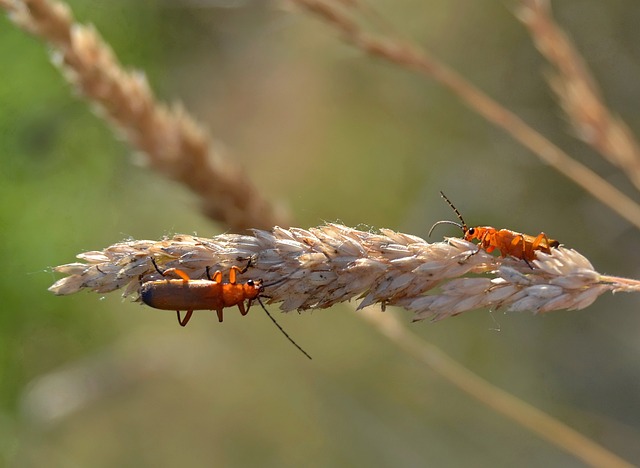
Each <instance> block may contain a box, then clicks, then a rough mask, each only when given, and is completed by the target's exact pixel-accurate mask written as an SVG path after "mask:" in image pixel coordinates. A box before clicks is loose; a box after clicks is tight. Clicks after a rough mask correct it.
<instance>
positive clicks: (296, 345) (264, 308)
mask: <svg viewBox="0 0 640 468" xmlns="http://www.w3.org/2000/svg"><path fill="white" fill-rule="evenodd" d="M256 299H258V302H259V303H260V305H261V306H262V310H264V311H265V312H266V313H267V315H268V316H269V318H270V319H271V321H272V322H273V323H275V325H276V327H278V330H280V331H281V332H282V334H283V335H284V336H286V337H287V339H288V340H289V341H291V343H292V344H293V345H294V346H295V347H296V348H298V349H299V350H300V351H301V352H302V354H304V355H305V356H307V357H308V358H309V359H312V358H311V356H309V354H308V353H307V352H306V351H305V350H304V349H302V348H301V347H300V346H299V345H298V343H296V342H295V341H293V338H291V337H290V336H289V335H288V334H287V332H286V331H284V330H283V329H282V327H281V326H280V324H279V323H278V322H276V319H274V318H273V317H272V316H271V314H270V313H269V311H268V310H267V308H266V307H265V306H264V304H263V302H262V301H261V300H260V296H258V297H256Z"/></svg>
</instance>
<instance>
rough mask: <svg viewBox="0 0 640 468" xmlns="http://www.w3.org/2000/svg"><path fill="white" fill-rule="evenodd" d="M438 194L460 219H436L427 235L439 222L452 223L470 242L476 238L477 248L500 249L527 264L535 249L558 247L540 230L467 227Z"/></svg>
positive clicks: (452, 207) (534, 254) (503, 254)
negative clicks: (537, 231) (528, 232)
mask: <svg viewBox="0 0 640 468" xmlns="http://www.w3.org/2000/svg"><path fill="white" fill-rule="evenodd" d="M440 195H441V196H442V198H444V200H445V201H446V202H447V203H448V204H449V206H450V207H451V209H452V210H453V211H454V212H455V214H456V215H457V216H458V219H459V220H460V223H462V224H460V223H456V222H455V221H438V222H437V223H435V224H434V225H433V226H431V229H430V230H429V236H431V233H432V232H433V229H434V228H435V227H436V226H438V225H439V224H453V225H454V226H458V227H459V228H460V229H462V233H463V237H464V239H465V240H467V241H469V242H471V241H473V240H474V239H478V240H479V241H480V243H479V244H478V250H480V248H483V249H484V250H486V251H487V252H488V253H491V252H493V251H494V250H495V249H498V250H499V251H500V255H502V256H503V257H506V256H507V255H511V256H512V257H515V258H520V259H522V260H524V261H525V262H527V265H529V266H531V264H530V263H529V262H530V261H533V260H534V259H535V258H536V250H539V251H541V252H544V253H547V254H548V253H551V248H552V247H558V246H559V245H560V243H559V242H558V241H557V240H554V239H549V238H548V237H547V235H546V234H545V233H544V232H541V233H540V234H538V235H537V236H535V237H534V236H530V235H528V234H522V233H520V232H515V231H511V230H509V229H496V228H494V227H491V226H477V227H472V228H470V227H468V226H467V223H465V222H464V219H463V218H462V215H461V214H460V212H459V211H458V209H457V208H456V207H455V206H453V203H451V201H450V200H449V199H448V198H447V196H446V195H445V194H444V193H442V192H440Z"/></svg>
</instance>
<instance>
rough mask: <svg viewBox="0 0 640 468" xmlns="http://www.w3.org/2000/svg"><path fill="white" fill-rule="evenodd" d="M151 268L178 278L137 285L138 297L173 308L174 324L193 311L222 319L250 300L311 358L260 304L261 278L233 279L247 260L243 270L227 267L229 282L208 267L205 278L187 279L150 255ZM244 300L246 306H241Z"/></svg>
mask: <svg viewBox="0 0 640 468" xmlns="http://www.w3.org/2000/svg"><path fill="white" fill-rule="evenodd" d="M151 263H153V266H154V268H155V269H156V271H157V272H158V273H160V274H161V275H162V276H165V277H166V276H167V275H168V274H171V273H173V274H175V275H176V276H179V277H180V279H161V280H154V281H147V282H145V283H143V284H142V286H141V287H140V299H141V300H142V302H144V303H145V304H147V305H148V306H149V307H153V308H154V309H161V310H175V311H176V314H177V316H178V323H179V324H180V326H182V327H184V326H186V325H187V323H188V322H189V320H190V319H191V315H192V314H193V311H194V310H215V311H216V314H217V315H218V321H220V322H222V320H223V318H224V317H223V311H224V308H225V307H232V306H238V309H239V310H240V314H242V315H247V313H248V312H249V309H250V308H251V304H252V302H253V301H258V303H259V304H260V305H261V306H262V309H263V310H264V311H265V312H266V313H267V316H268V317H269V318H270V319H271V321H272V322H273V323H274V324H275V325H276V327H278V329H279V330H280V331H281V332H282V334H283V335H284V336H286V337H287V339H288V340H289V341H290V342H291V343H292V344H293V345H294V346H295V347H296V348H298V349H299V350H300V351H301V352H302V353H303V354H304V355H305V356H307V357H308V358H309V359H311V356H309V354H307V352H306V351H304V350H303V349H302V348H301V347H300V346H298V344H297V343H296V342H295V341H293V339H292V338H291V337H290V336H289V335H288V334H287V333H286V332H285V331H284V330H283V329H282V327H281V326H280V325H279V324H278V322H276V320H275V319H274V318H273V317H272V316H271V314H270V313H269V311H268V310H267V308H266V307H265V306H264V304H263V302H262V301H261V300H260V297H261V296H263V297H266V296H264V295H263V292H264V288H265V286H272V285H273V284H275V283H272V284H270V285H264V284H262V280H256V281H254V280H248V281H246V282H245V283H238V282H237V278H236V277H237V275H238V274H243V273H245V272H246V271H247V270H248V269H249V267H250V266H251V260H249V263H248V264H247V266H246V267H244V268H243V269H240V268H238V267H237V266H235V265H234V266H232V267H231V269H230V270H229V282H228V283H223V282H222V272H221V271H216V272H215V273H214V274H213V277H212V276H211V272H210V270H209V267H207V268H206V273H207V279H199V280H196V279H191V278H190V277H189V275H188V274H187V273H186V272H184V271H182V270H180V269H178V268H167V269H165V270H161V269H160V268H159V267H158V264H157V263H156V262H155V260H154V259H153V258H151ZM245 301H246V302H247V305H246V307H245ZM181 310H186V311H187V313H186V315H185V316H184V318H181V316H180V311H181Z"/></svg>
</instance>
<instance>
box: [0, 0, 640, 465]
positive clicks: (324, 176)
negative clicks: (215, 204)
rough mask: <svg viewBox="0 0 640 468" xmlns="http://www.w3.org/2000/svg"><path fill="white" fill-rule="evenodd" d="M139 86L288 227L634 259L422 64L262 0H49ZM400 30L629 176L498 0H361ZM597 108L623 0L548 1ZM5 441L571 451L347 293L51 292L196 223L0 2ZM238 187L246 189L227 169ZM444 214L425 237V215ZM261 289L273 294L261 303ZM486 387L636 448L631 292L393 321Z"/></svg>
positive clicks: (4, 448)
mask: <svg viewBox="0 0 640 468" xmlns="http://www.w3.org/2000/svg"><path fill="white" fill-rule="evenodd" d="M70 4H71V6H72V8H73V10H74V13H75V14H76V16H77V17H78V19H79V20H80V21H81V22H90V23H93V24H95V26H96V28H97V29H98V30H99V31H100V32H101V34H102V35H103V37H104V38H105V39H106V40H107V41H108V42H109V43H110V44H111V45H112V46H113V48H114V50H115V52H116V53H117V54H118V56H119V57H120V58H121V60H122V61H123V63H125V64H126V65H128V66H133V67H136V68H140V69H142V70H144V71H145V73H146V74H147V75H148V78H149V80H150V82H151V84H152V86H153V87H154V89H155V90H156V91H157V94H158V96H159V97H160V98H162V99H163V100H165V101H169V102H171V101H176V100H179V101H182V102H183V103H184V105H185V107H186V108H187V109H189V110H190V111H191V112H192V113H193V114H194V115H196V116H197V117H198V118H200V119H201V120H202V121H204V122H205V123H206V124H207V125H208V127H209V128H210V130H211V133H212V135H214V137H216V138H217V139H219V140H218V142H219V144H220V145H221V148H223V149H224V151H225V152H226V153H227V154H228V155H229V157H231V158H232V159H233V160H235V161H237V162H239V163H241V164H242V165H243V166H244V167H245V168H246V171H247V172H248V173H249V174H250V175H251V176H252V177H253V179H254V180H255V182H256V184H257V185H258V186H259V187H260V188H261V189H262V190H263V192H264V194H265V195H266V196H270V197H272V198H273V199H274V200H275V201H277V203H280V204H283V205H284V206H286V207H288V209H290V211H291V213H292V214H293V217H294V219H295V220H296V221H297V225H298V226H300V227H309V226H316V225H318V224H321V223H323V222H325V221H339V222H342V223H344V224H347V225H350V226H367V227H368V226H371V227H387V228H391V229H396V230H400V231H403V232H408V233H412V234H415V235H419V236H426V233H427V231H428V229H429V227H430V226H431V225H432V224H433V223H434V222H435V221H437V220H440V219H453V213H451V211H450V209H449V208H448V207H447V206H446V205H445V204H444V203H443V201H442V200H441V199H440V197H439V194H438V191H439V190H443V191H444V192H445V193H447V195H448V196H449V197H450V198H451V199H452V200H453V202H454V203H455V204H456V205H457V207H458V208H459V209H460V211H461V212H462V213H463V215H464V216H465V218H466V220H467V222H468V223H469V224H490V225H494V226H496V227H508V228H511V229H514V230H517V231H521V232H527V233H537V232H539V231H541V230H544V231H545V232H547V233H548V234H549V235H550V236H552V237H553V238H556V239H558V240H560V241H561V242H562V243H564V244H565V245H566V246H569V247H572V248H575V249H577V250H579V251H580V252H581V253H583V254H584V255H585V256H587V257H588V258H589V259H590V260H591V261H592V263H593V264H594V266H595V267H596V269H597V270H598V271H601V272H606V273H610V274H615V275H620V276H630V277H636V278H638V277H640V269H639V268H638V260H639V257H640V249H639V246H640V236H639V235H638V232H637V231H636V230H635V229H634V228H633V227H631V226H630V225H629V224H628V223H627V222H625V221H623V220H621V219H620V218H619V217H618V216H617V215H616V214H614V213H612V212H611V211H610V210H609V209H608V208H606V207H605V206H603V205H602V204H600V203H599V202H597V201H595V200H594V199H593V198H591V197H590V196H589V195H587V194H586V193H585V192H584V191H582V190H581V189H579V188H577V187H575V186H574V185H573V184H572V183H570V182H569V181H568V180H567V179H565V178H564V177H563V176H561V175H559V174H557V173H556V172H554V171H553V170H552V169H550V168H549V167H547V166H545V165H543V164H542V163H540V161H539V160H538V159H537V158H536V157H535V156H533V155H532V154H531V153H530V152H529V151H528V150H526V149H524V148H522V147H521V146H520V145H518V144H517V143H515V142H514V141H512V139H511V138H510V137H509V136H507V135H505V134H504V133H503V132H501V131H499V130H497V129H495V128H493V127H492V126H491V125H490V124H488V123H487V122H485V121H484V120H483V119H482V118H481V117H479V116H478V115H476V114H474V113H472V112H471V111H469V110H468V109H467V108H466V107H464V106H463V105H462V104H460V103H459V102H458V100H457V99H456V98H454V97H453V96H452V95H451V94H449V93H448V92H446V91H444V90H443V89H442V88H441V87H440V86H438V85H437V84H435V83H434V82H431V81H429V80H426V79H424V78H422V77H419V76H416V75H412V74H410V73H409V72H407V71H405V70H403V69H400V68H399V67H396V66H392V65H389V64H387V63H383V62H381V61H379V60H375V59H372V58H370V57H368V56H365V55H363V54H362V53H361V52H359V51H356V50H355V49H353V48H352V47H350V46H347V45H344V44H343V43H341V42H340V40H339V38H338V36H337V35H336V34H335V33H334V32H333V31H332V30H331V29H329V28H328V27H327V26H326V25H324V24H322V23H320V22H318V21H317V20H316V19H315V18H312V17H310V16H308V15H306V14H304V13H302V12H301V11H300V10H297V9H295V8H291V7H290V5H288V4H284V3H272V2H262V1H248V0H247V1H240V0H238V1H216V0H210V1H207V0H193V1H177V0H175V1H170V0H165V1H160V0H145V1H137V2H128V1H124V0H118V1H113V2H99V1H89V0H76V1H72V2H70ZM371 4H372V5H374V6H375V8H376V9H377V11H378V12H379V13H380V14H381V16H382V17H383V18H384V21H386V22H388V23H389V24H392V25H394V27H395V28H396V29H397V30H398V31H399V32H400V33H401V34H403V35H404V36H407V37H409V38H412V39H413V40H415V41H416V42H417V43H419V44H423V45H424V46H425V47H427V48H428V49H429V50H431V51H432V52H433V53H434V54H435V55H437V56H439V57H440V58H442V59H443V60H444V61H445V62H446V63H449V64H450V65H452V66H453V67H454V68H456V69H457V70H459V71H460V72H461V73H462V74H464V75H465V76H466V77H467V78H468V79H469V80H471V81H472V82H474V83H476V84H477V85H478V86H479V87H480V88H482V89H483V90H485V91H486V92H487V93H488V94H490V95H491V96H493V97H495V98H496V99H497V100H498V101H500V102H502V103H503V104H504V105H506V106H507V107H508V108H510V109H512V110H514V111H515V112H516V113H517V114H518V115H520V116H521V117H522V118H523V119H525V120H526V121H527V122H529V123H530V124H531V125H532V126H534V127H535V128H536V129H539V130H540V131H541V132H542V133H544V134H545V135H546V136H548V137H550V138H551V139H552V140H553V141H555V142H556V143H558V144H559V145H560V146H561V147H563V148H564V149H566V150H567V151H568V152H569V153H570V154H572V155H573V156H574V157H576V158H577V159H579V160H580V161H582V162H584V163H586V164H587V165H589V166H590V167H592V168H593V169H595V170H596V171H597V172H598V173H599V174H601V175H602V176H603V177H605V178H606V179H607V180H608V181H609V182H611V183H613V184H614V185H616V186H617V187H619V188H620V189H621V190H623V191H625V192H626V193H628V194H630V195H632V196H637V194H636V193H634V189H633V188H632V185H631V184H630V183H629V182H628V181H627V179H626V178H625V176H624V175H623V174H621V173H620V172H619V171H618V170H617V169H615V168H613V167H611V166H610V165H609V164H608V163H606V162H604V161H603V160H602V159H601V158H600V157H599V156H598V155H597V154H595V153H594V152H593V151H592V150H591V149H589V148H588V147H586V146H585V145H584V144H583V143H581V142H579V141H577V140H575V139H574V138H573V137H572V135H571V131H570V130H569V126H568V124H567V123H566V121H565V118H564V117H563V116H562V112H561V111H560V109H559V108H558V106H557V104H556V103H555V101H554V98H553V96H552V93H551V92H550V90H549V88H548V87H547V85H546V82H545V80H544V74H543V71H544V70H545V68H547V65H546V64H545V63H544V62H543V60H542V59H541V58H540V56H539V54H538V52H537V51H536V50H535V48H534V47H533V45H532V43H531V40H530V38H529V36H528V34H527V32H526V31H525V29H524V28H523V26H522V25H521V24H520V23H519V22H518V21H517V20H516V19H515V17H514V14H513V10H514V8H515V6H516V3H515V2H513V1H508V2H476V1H472V0H454V1H433V0H432V1H415V0H407V1H402V2H394V1H389V0H387V1H383V0H379V1H375V2H373V1H372V2H371ZM554 11H555V14H556V18H557V20H558V21H559V22H560V24H562V25H563V26H564V27H565V28H566V30H567V31H568V32H569V33H570V34H571V35H572V37H573V38H574V40H575V42H576V43H577V45H578V47H579V49H580V50H581V52H582V53H583V55H584V57H585V59H586V61H587V62H588V64H589V66H590V67H591V68H592V70H593V72H594V74H595V76H596V78H597V79H598V80H599V83H600V85H601V87H602V89H603V92H604V96H605V99H606V101H607V103H608V104H609V105H610V107H611V109H613V110H614V111H615V112H617V113H619V114H620V115H621V116H622V117H623V118H624V119H626V121H627V122H628V124H629V125H630V126H631V128H632V129H634V130H637V129H639V128H640V112H639V111H638V109H639V108H640V92H639V91H638V85H637V82H638V77H639V76H640V45H639V44H640V29H639V28H638V27H637V25H638V24H640V8H638V5H637V2H636V1H632V0H626V1H625V0H616V1H611V2H599V1H595V0H566V1H563V2H556V4H555V5H554ZM0 58H1V61H2V62H1V63H2V78H1V82H0V158H1V161H2V164H1V166H0V194H1V195H0V226H1V229H0V257H1V258H2V259H4V273H3V275H2V280H0V295H1V296H0V297H1V301H2V304H3V307H2V310H3V312H2V314H0V343H1V344H0V457H1V458H0V460H4V462H5V463H6V464H7V465H10V466H44V465H46V466H92V467H112V466H154V467H161V466H167V467H169V466H178V465H180V466H225V467H245V466H260V467H269V466H273V467H285V466H286V467H289V466H290V467H299V466H309V467H325V466H369V467H386V466H394V467H405V466H406V467H414V466H462V465H474V466H513V465H516V464H517V465H519V466H549V465H555V466H558V465H562V466H580V463H579V462H578V461H576V460H575V459H573V458H572V457H570V456H569V455H566V454H565V453H563V452H561V451H560V450H558V449H557V448H555V447H553V446H550V445H549V444H547V443H546V442H543V441H541V440H540V439H538V438H537V437H536V436H534V435H532V434H531V433H529V432H527V431H525V430H524V429H522V428H520V427H518V426H515V425H514V424H513V423H511V422H510V421H507V420H505V419H504V418H503V417H501V416H500V415H497V414H495V413H493V412H492V411H491V410H489V409H487V408H485V407H483V406H480V405H479V404H478V403H476V402H475V401H472V400H470V399H469V398H468V397H467V396H466V395H464V394H462V393H461V392H459V391H458V390H456V389H454V388H452V387H451V386H450V385H449V384H448V383H446V382H443V381H442V380H441V379H440V378H438V377H437V376H435V375H433V374H432V373H431V372H429V371H428V370H425V369H424V368H423V367H422V366H420V365H419V364H417V363H416V362H415V361H413V359H411V358H409V357H407V356H406V355H403V354H402V353H401V352H399V351H398V350H397V349H396V348H395V347H394V346H393V345H392V344H390V343H389V342H388V341H386V340H385V339H384V338H383V337H381V336H380V335H378V334H377V333H376V332H375V331H373V330H372V329H370V328H369V327H368V326H367V325H366V324H365V323H364V322H362V321H361V320H358V319H357V317H354V314H353V312H352V311H351V309H349V308H348V307H333V308H331V309H329V310H319V311H314V312H311V313H309V312H305V313H302V314H300V315H298V314H295V313H292V314H289V315H280V314H277V318H278V319H279V321H280V323H281V325H282V326H283V327H284V328H285V329H286V330H287V331H288V332H289V333H290V334H291V335H292V336H293V337H294V338H295V339H296V340H297V341H298V342H299V343H300V344H301V345H302V346H303V347H304V348H305V349H307V350H308V351H309V352H310V353H311V354H312V355H313V357H314V360H313V361H312V362H308V361H307V360H306V359H304V357H303V356H301V355H300V353H298V352H297V351H296V350H295V349H294V348H293V347H292V346H291V345H290V344H288V343H287V342H286V340H285V339H284V338H283V337H282V336H280V334H279V333H278V331H277V330H276V329H275V328H274V327H273V325H272V324H271V323H270V322H269V321H268V320H267V319H266V317H264V314H262V313H260V311H259V310H258V309H256V310H253V311H252V313H251V314H249V315H248V316H247V317H244V318H243V317H240V316H239V315H238V314H235V313H227V314H226V320H225V322H224V323H223V324H219V323H217V320H216V319H215V315H214V314H213V313H207V312H200V313H196V315H195V316H194V318H193V319H192V321H191V323H190V324H189V326H188V327H186V328H185V329H181V328H180V327H178V326H177V324H176V323H175V315H174V314H173V313H170V312H163V311H158V310H153V309H150V308H147V307H142V306H140V305H138V304H136V303H131V302H130V301H129V300H124V301H123V300H122V299H121V298H120V296H119V294H118V293H117V292H116V293H112V294H109V295H105V296H104V298H101V297H100V296H99V295H96V294H89V293H85V294H78V295H76V296H71V297H54V296H53V295H51V294H50V293H48V292H47V290H46V289H47V287H48V286H49V285H50V284H51V283H52V282H54V281H55V279H56V276H55V275H54V274H53V273H52V272H51V271H50V267H51V266H54V265H59V264H63V263H69V262H71V261H73V259H74V256H75V255H76V254H77V253H79V252H83V251H86V250H94V249H101V248H103V247H105V246H107V245H110V244H112V243H115V242H119V241H121V240H123V239H127V238H136V239H142V238H147V239H157V238H160V237H162V236H163V235H170V234H173V233H194V232H195V233H197V234H198V235H202V236H213V235H216V234H218V233H220V232H223V231H224V230H225V229H226V228H225V227H224V226H217V225H214V224H212V223H211V222H209V221H208V220H207V219H205V218H204V217H203V216H202V215H201V214H200V213H199V212H198V204H197V200H196V199H195V198H194V196H193V195H191V194H190V193H189V192H188V191H187V190H186V189H185V188H183V187H181V186H178V185H177V184H176V183H173V182H168V181H167V180H166V179H163V178H162V177H161V176H159V175H157V174H155V173H150V172H148V171H147V170H145V169H144V167H141V166H140V165H136V164H135V162H136V161H139V158H137V157H136V155H134V154H132V151H131V150H130V149H129V148H128V147H127V146H126V145H125V144H123V143H121V142H119V141H118V140H116V139H115V138H114V137H113V135H112V133H111V131H110V130H109V128H108V126H107V125H105V123H104V122H103V121H102V120H100V119H99V118H97V117H96V116H95V115H94V114H93V113H92V112H91V110H90V109H89V108H88V107H87V106H86V105H85V103H84V102H82V101H80V100H79V99H77V98H76V97H74V95H73V92H72V91H71V89H70V88H69V86H68V85H67V84H66V83H65V82H64V80H63V79H62V78H61V76H60V74H59V73H58V71H57V70H56V69H55V68H54V67H53V66H52V65H51V64H50V61H49V59H48V57H47V54H46V48H45V47H44V46H43V44H42V43H40V42H38V41H37V40H35V39H33V38H31V37H29V36H27V35H26V34H25V33H23V32H21V31H19V30H17V29H16V28H15V27H14V26H13V25H12V24H11V23H10V22H9V21H8V20H7V19H6V18H5V17H2V18H0ZM237 189H238V190H242V186H241V185H239V186H238V188H237ZM445 234H446V235H458V233H457V232H455V231H453V232H438V233H437V235H438V236H442V235H445ZM272 310H273V311H274V312H275V311H276V309H275V308H272ZM387 313H394V314H398V315H399V316H400V317H401V318H402V320H403V321H405V322H406V323H407V325H408V326H410V327H411V329H412V330H413V331H414V332H415V333H417V334H418V335H420V336H422V337H423V338H424V339H425V340H428V341H430V342H433V343H436V344H438V345H439V346H440V347H441V348H442V349H443V350H444V351H445V352H446V353H448V354H450V355H451V356H453V357H455V358H456V359H458V360H459V361H460V362H462V363H463V364H464V365H466V366H467V367H468V368H470V369H472V370H473V371H474V372H477V373H478V374H480V375H481V376H483V377H485V378H486V379H488V380H489V381H490V382H492V383H494V384H496V385H497V386H499V387H501V388H503V389H505V390H507V391H509V392H512V393H513V394H514V395H516V396H518V397H520V398H522V399H524V400H526V401H528V402H530V403H532V404H533V405H535V406H537V407H538V408H540V409H542V410H544V411H546V412H548V413H550V414H552V415H553V416H555V417H556V418H558V419H559V420H561V421H563V422H566V423H567V424H568V425H570V426H572V427H574V428H576V429H577V430H579V431H580V432H582V433H584V434H585V435H587V436H589V437H591V438H593V439H594V440H596V441H598V442H599V443H601V444H603V445H604V446H606V447H608V448H609V449H611V450H612V451H614V452H616V453H618V454H620V455H621V456H623V457H625V458H626V459H628V460H629V461H632V462H635V463H640V443H639V441H640V365H639V358H638V356H639V355H640V344H639V343H640V340H638V329H639V328H640V316H639V314H638V299H637V298H636V297H634V296H630V295H616V296H611V295H606V296H603V297H602V298H600V299H599V300H598V301H597V302H596V303H595V304H594V305H593V306H591V307H590V308H588V309H586V310H584V311H580V312H554V313H551V314H549V315H547V316H533V315H531V314H527V313H518V314H505V313H504V312H503V311H486V310H481V311H476V312H472V313H468V314H464V315H462V316H460V317H457V318H451V319H448V320H445V321H442V322H439V323H436V324H429V323H417V324H413V325H411V324H410V321H411V316H410V314H409V313H408V312H406V311H402V310H389V311H387Z"/></svg>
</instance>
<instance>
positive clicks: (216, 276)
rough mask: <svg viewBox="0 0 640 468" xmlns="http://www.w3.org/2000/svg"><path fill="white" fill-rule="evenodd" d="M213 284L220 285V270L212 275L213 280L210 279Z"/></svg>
mask: <svg viewBox="0 0 640 468" xmlns="http://www.w3.org/2000/svg"><path fill="white" fill-rule="evenodd" d="M211 281H213V282H214V283H222V272H221V271H220V270H218V271H216V272H215V273H214V274H213V278H212V279H211Z"/></svg>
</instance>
